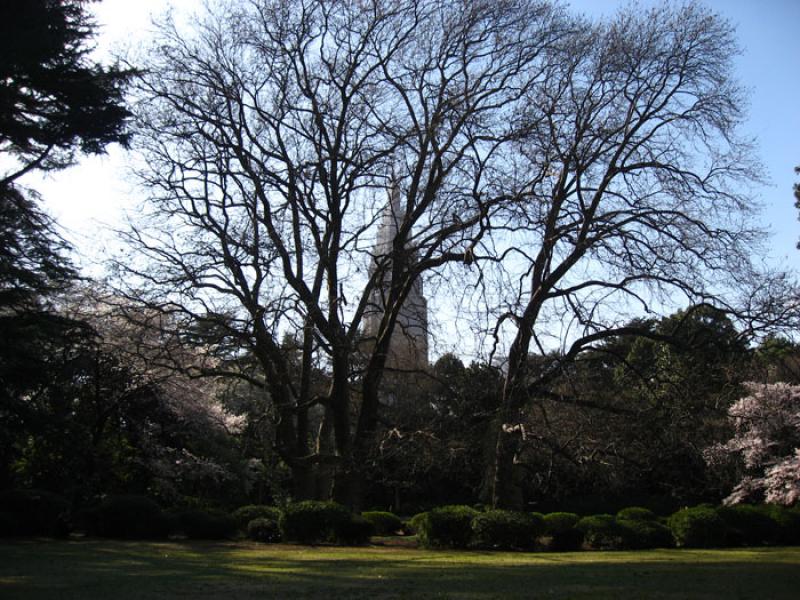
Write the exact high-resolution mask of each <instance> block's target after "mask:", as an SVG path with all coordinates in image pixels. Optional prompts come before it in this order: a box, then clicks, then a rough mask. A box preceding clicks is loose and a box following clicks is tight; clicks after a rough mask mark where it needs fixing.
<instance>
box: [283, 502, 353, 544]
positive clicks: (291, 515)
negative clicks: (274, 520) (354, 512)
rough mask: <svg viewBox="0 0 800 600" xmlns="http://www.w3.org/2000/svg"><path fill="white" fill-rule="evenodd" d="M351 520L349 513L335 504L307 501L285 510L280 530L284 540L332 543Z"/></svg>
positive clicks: (303, 542)
mask: <svg viewBox="0 0 800 600" xmlns="http://www.w3.org/2000/svg"><path fill="white" fill-rule="evenodd" d="M349 519H350V513H349V511H348V510H347V509H346V508H345V507H344V506H342V505H340V504H336V503H335V502H319V501H316V500H306V501H304V502H298V503H296V504H289V505H288V506H286V508H284V509H283V513H282V514H281V518H280V529H281V535H282V536H283V539H284V540H286V541H291V542H300V543H301V544H315V543H319V542H331V541H334V540H335V539H336V532H337V531H338V530H339V528H340V527H341V526H342V524H343V523H345V522H347V521H348V520H349Z"/></svg>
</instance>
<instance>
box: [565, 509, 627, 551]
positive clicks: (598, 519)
mask: <svg viewBox="0 0 800 600" xmlns="http://www.w3.org/2000/svg"><path fill="white" fill-rule="evenodd" d="M575 529H577V530H578V531H580V532H581V533H583V539H584V541H585V542H586V544H587V545H588V546H589V547H590V548H595V549H597V550H602V549H616V548H619V547H621V545H622V528H621V527H620V526H619V525H618V524H617V520H616V519H615V518H614V515H608V514H603V515H590V516H588V517H583V518H582V519H581V520H580V521H578V522H577V523H576V524H575Z"/></svg>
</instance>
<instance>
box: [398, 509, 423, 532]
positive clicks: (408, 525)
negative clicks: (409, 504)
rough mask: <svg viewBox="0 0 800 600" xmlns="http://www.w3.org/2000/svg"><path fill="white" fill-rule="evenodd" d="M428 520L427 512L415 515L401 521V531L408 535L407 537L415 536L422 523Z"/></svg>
mask: <svg viewBox="0 0 800 600" xmlns="http://www.w3.org/2000/svg"><path fill="white" fill-rule="evenodd" d="M427 518H428V513H427V512H421V513H417V514H416V515H414V516H413V517H411V518H410V519H406V520H405V521H403V531H404V532H406V533H408V534H409V535H417V534H418V533H419V530H420V527H422V523H423V521H425V519H427Z"/></svg>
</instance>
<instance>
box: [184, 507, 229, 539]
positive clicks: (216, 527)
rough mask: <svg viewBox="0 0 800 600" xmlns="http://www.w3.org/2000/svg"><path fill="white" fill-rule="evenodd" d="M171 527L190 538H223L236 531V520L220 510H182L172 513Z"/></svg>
mask: <svg viewBox="0 0 800 600" xmlns="http://www.w3.org/2000/svg"><path fill="white" fill-rule="evenodd" d="M173 519H174V521H173V527H174V528H175V529H176V531H177V532H178V533H182V534H184V535H185V536H186V537H187V538H189V539H190V540H224V539H226V538H229V537H231V536H232V535H233V533H234V532H235V531H236V521H235V520H234V518H233V517H231V516H230V515H227V514H225V513H222V512H212V511H205V510H183V511H179V512H177V513H174V515H173Z"/></svg>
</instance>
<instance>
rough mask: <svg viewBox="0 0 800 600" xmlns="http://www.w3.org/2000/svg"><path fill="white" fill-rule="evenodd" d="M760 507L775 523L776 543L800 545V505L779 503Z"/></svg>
mask: <svg viewBox="0 0 800 600" xmlns="http://www.w3.org/2000/svg"><path fill="white" fill-rule="evenodd" d="M758 508H759V510H761V511H762V512H763V513H764V514H766V515H767V516H769V518H770V519H772V521H773V522H774V523H775V527H776V531H775V538H774V540H772V541H773V542H774V543H776V544H781V545H785V546H796V545H800V506H795V507H794V508H787V507H785V506H780V505H778V504H764V505H761V506H759V507H758Z"/></svg>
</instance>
